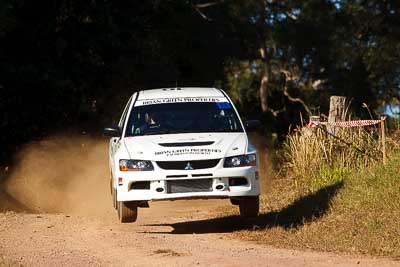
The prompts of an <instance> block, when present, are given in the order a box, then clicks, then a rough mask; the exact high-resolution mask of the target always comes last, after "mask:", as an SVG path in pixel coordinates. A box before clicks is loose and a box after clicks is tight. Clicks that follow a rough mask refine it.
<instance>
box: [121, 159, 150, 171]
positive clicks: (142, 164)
mask: <svg viewBox="0 0 400 267" xmlns="http://www.w3.org/2000/svg"><path fill="white" fill-rule="evenodd" d="M119 170H120V171H152V170H154V167H153V164H151V161H148V160H134V159H121V160H120V161H119Z"/></svg>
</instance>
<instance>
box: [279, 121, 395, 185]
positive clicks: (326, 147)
mask: <svg viewBox="0 0 400 267" xmlns="http://www.w3.org/2000/svg"><path fill="white" fill-rule="evenodd" d="M379 134H380V129H379V128H376V127H370V128H369V129H368V128H362V127H358V128H342V129H340V131H338V133H337V134H336V136H332V135H330V134H328V132H327V130H326V129H325V128H324V127H322V128H316V129H309V128H306V127H303V128H298V129H296V130H295V131H294V132H293V133H292V134H291V135H289V136H288V140H287V143H286V155H287V161H288V163H287V167H288V168H289V169H290V172H291V174H292V175H293V176H294V177H295V180H296V182H297V183H298V184H299V185H300V187H306V188H308V190H310V191H311V192H314V191H315V190H318V189H320V187H321V184H325V185H326V184H333V183H335V182H338V181H340V180H342V179H343V178H344V177H346V175H347V174H348V173H350V172H352V171H356V170H359V169H364V168H366V167H368V166H372V165H374V164H375V163H378V162H381V161H382V152H381V139H380V137H379ZM393 137H395V136H393ZM386 143H387V145H386V146H387V154H388V155H390V154H391V153H393V152H394V150H395V149H396V148H398V142H397V141H396V138H391V137H388V138H387V140H386Z"/></svg>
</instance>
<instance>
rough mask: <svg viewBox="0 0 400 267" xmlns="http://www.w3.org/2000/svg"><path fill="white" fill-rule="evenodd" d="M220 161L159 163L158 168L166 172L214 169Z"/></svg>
mask: <svg viewBox="0 0 400 267" xmlns="http://www.w3.org/2000/svg"><path fill="white" fill-rule="evenodd" d="M219 161H220V159H207V160H192V161H190V160H186V161H157V165H158V167H160V168H161V169H164V170H201V169H208V168H214V167H215V166H217V164H218V163H219Z"/></svg>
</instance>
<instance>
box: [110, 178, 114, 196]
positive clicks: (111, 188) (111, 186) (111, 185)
mask: <svg viewBox="0 0 400 267" xmlns="http://www.w3.org/2000/svg"><path fill="white" fill-rule="evenodd" d="M113 189H114V188H113V184H112V178H111V179H110V193H111V195H112V194H113V193H114V192H113Z"/></svg>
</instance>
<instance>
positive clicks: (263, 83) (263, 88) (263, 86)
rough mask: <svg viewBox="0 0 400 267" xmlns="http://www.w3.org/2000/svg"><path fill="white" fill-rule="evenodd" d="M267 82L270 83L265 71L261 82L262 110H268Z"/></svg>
mask: <svg viewBox="0 0 400 267" xmlns="http://www.w3.org/2000/svg"><path fill="white" fill-rule="evenodd" d="M267 84H268V77H267V75H266V73H264V75H263V76H262V78H261V82H260V101H261V110H262V112H266V111H267V110H268V104H267Z"/></svg>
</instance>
